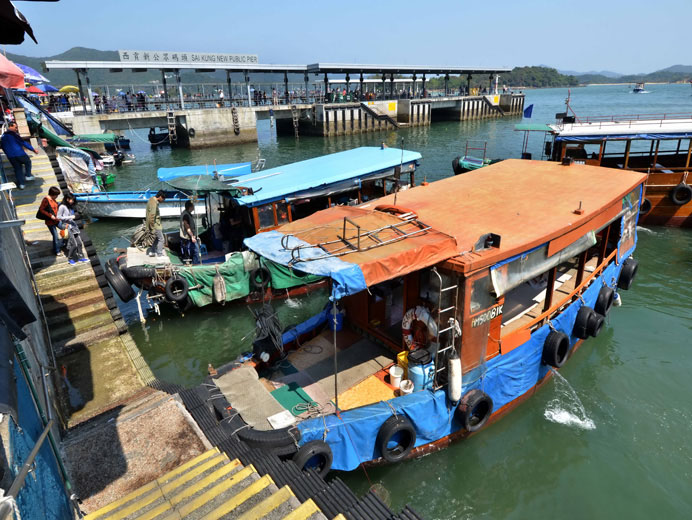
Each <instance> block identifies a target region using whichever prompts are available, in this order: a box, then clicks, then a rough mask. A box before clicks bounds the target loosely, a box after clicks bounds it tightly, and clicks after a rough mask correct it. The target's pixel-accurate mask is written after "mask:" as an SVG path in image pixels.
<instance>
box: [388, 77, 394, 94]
mask: <svg viewBox="0 0 692 520" xmlns="http://www.w3.org/2000/svg"><path fill="white" fill-rule="evenodd" d="M389 95H390V97H391V98H392V99H394V98H395V97H394V74H390V75H389Z"/></svg>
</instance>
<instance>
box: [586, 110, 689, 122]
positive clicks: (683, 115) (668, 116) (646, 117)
mask: <svg viewBox="0 0 692 520" xmlns="http://www.w3.org/2000/svg"><path fill="white" fill-rule="evenodd" d="M680 119H692V113H691V112H671V113H662V114H625V115H610V116H587V117H582V118H580V121H581V122H582V123H623V122H625V121H664V120H665V121H670V120H680Z"/></svg>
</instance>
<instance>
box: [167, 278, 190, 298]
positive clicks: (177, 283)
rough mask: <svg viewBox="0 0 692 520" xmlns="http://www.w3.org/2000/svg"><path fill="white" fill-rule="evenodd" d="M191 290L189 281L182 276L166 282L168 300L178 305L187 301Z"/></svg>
mask: <svg viewBox="0 0 692 520" xmlns="http://www.w3.org/2000/svg"><path fill="white" fill-rule="evenodd" d="M189 289H190V286H189V285H188V283H187V280H185V278H181V277H180V276H171V277H170V278H169V279H168V280H166V298H168V299H169V300H170V301H172V302H175V303H178V302H182V301H185V299H186V298H187V293H188V290H189Z"/></svg>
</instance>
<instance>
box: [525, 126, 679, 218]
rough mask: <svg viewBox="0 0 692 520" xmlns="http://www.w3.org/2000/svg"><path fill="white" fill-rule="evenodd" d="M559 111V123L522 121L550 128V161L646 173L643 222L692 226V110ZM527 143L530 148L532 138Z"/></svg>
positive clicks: (528, 128)
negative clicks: (602, 113) (585, 114)
mask: <svg viewBox="0 0 692 520" xmlns="http://www.w3.org/2000/svg"><path fill="white" fill-rule="evenodd" d="M557 115H558V116H559V117H558V118H557V119H558V120H557V122H556V123H555V124H550V125H540V124H539V125H536V124H520V125H516V126H515V129H516V130H521V131H524V132H527V133H528V132H531V131H539V132H544V133H545V143H544V156H545V157H546V158H547V159H548V160H552V161H560V162H562V161H576V162H579V163H583V164H588V165H595V166H606V167H609V168H615V169H618V170H634V171H639V172H643V173H646V174H647V181H646V191H645V195H644V199H643V201H642V207H641V216H640V222H641V223H642V224H650V225H665V226H674V227H691V226H692V186H691V185H690V181H692V179H688V174H689V171H690V166H691V163H690V160H691V158H692V114H642V115H626V116H602V117H601V116H596V117H586V118H578V117H577V116H575V115H569V116H568V115H567V113H561V114H557ZM524 143H525V144H524V152H526V143H527V139H525V140H524Z"/></svg>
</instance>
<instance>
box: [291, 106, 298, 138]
mask: <svg viewBox="0 0 692 520" xmlns="http://www.w3.org/2000/svg"><path fill="white" fill-rule="evenodd" d="M291 116H293V131H294V132H295V134H296V139H298V121H299V120H300V110H298V107H297V106H295V105H291Z"/></svg>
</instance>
